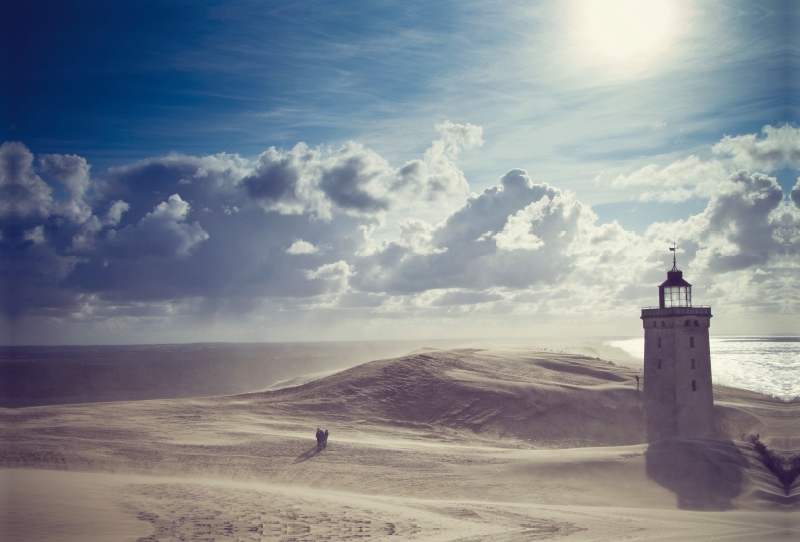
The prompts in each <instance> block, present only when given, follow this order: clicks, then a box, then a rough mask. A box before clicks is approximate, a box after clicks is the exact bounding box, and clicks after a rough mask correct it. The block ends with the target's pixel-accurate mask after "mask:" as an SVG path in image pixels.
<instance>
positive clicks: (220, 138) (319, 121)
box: [0, 0, 800, 344]
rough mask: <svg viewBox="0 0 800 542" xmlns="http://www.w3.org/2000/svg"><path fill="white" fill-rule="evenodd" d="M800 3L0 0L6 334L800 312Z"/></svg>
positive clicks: (130, 337)
mask: <svg viewBox="0 0 800 542" xmlns="http://www.w3.org/2000/svg"><path fill="white" fill-rule="evenodd" d="M798 28H800V7H798V4H797V3H795V2H792V1H788V0H781V1H759V2H755V1H728V0H726V1H713V0H709V1H690V0H650V1H648V2H639V1H636V0H565V1H562V2H535V1H525V2H513V1H512V2H498V1H455V2H450V1H446V0H445V1H441V2H415V1H408V0H406V1H402V2H399V1H398V2H394V1H380V0H371V1H368V2H363V1H346V0H345V1H336V2H330V1H322V0H309V1H293V2H269V1H264V2H261V1H254V0H248V1H244V0H243V1H222V0H219V1H214V2H208V1H203V0H192V1H186V2H179V1H169V0H161V1H157V2H150V1H146V0H145V1H137V2H122V1H119V2H108V1H102V2H100V1H70V2H63V1H59V2H53V1H39V0H29V1H27V2H4V3H2V5H0V41H2V57H1V58H2V64H0V66H2V68H0V69H1V70H2V71H0V74H1V76H0V89H2V90H0V93H1V94H0V97H1V98H2V101H1V102H0V143H2V146H1V147H0V234H1V236H0V253H1V254H2V260H1V261H0V277H2V289H1V290H0V342H2V343H3V344H114V343H117V344H119V343H122V344H132V343H172V342H198V341H252V342H257V341H316V340H379V339H406V338H408V339H428V338H430V339H433V338H533V339H535V338H549V337H578V336H580V337H590V336H596V337H599V336H614V337H627V336H637V335H639V334H640V333H641V321H640V319H639V316H640V309H641V308H642V307H646V306H652V305H656V304H657V286H658V284H660V283H661V282H662V281H663V280H664V279H665V273H666V270H667V269H669V268H670V267H671V266H672V261H671V255H672V253H671V252H670V251H669V247H670V246H671V245H672V243H673V242H676V243H677V246H678V250H677V260H678V267H679V268H681V269H682V270H683V272H684V277H685V278H686V279H687V280H688V281H689V282H690V283H692V284H693V299H694V302H695V304H698V305H699V304H702V305H711V306H712V312H713V314H714V319H713V321H712V328H711V332H712V333H714V334H799V333H800V317H798V315H797V313H798V312H800V293H799V292H800V181H799V180H798V175H800V128H798V121H799V120H800V81H798V73H799V71H800V56H799V55H800V38H799V37H798V36H800V31H798Z"/></svg>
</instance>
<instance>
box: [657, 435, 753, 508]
mask: <svg viewBox="0 0 800 542" xmlns="http://www.w3.org/2000/svg"><path fill="white" fill-rule="evenodd" d="M645 461H646V465H647V476H648V477H649V478H650V479H651V480H654V481H655V482H657V483H659V484H660V485H662V486H663V487H665V488H667V489H669V490H670V491H672V492H673V493H675V495H676V496H677V497H678V507H679V508H681V509H683V510H731V509H733V508H735V506H734V505H733V503H732V502H731V500H732V499H734V498H736V497H737V496H738V495H739V494H740V493H741V492H742V484H743V480H744V469H745V468H746V467H747V465H748V461H747V458H746V457H745V456H744V454H742V452H741V451H740V450H739V448H737V446H736V444H734V443H733V442H732V441H730V440H721V439H680V438H667V439H663V440H659V441H658V442H654V443H652V444H651V445H650V446H648V448H647V452H646V453H645Z"/></svg>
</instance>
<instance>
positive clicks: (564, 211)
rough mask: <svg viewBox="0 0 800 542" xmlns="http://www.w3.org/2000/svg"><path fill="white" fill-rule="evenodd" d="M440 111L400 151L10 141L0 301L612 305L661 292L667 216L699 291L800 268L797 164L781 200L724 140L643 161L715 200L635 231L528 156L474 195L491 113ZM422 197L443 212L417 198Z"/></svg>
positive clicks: (224, 306)
mask: <svg viewBox="0 0 800 542" xmlns="http://www.w3.org/2000/svg"><path fill="white" fill-rule="evenodd" d="M782 129H783V128H782ZM437 130H438V134H439V135H438V139H436V141H434V142H433V144H432V145H431V147H430V148H429V149H428V150H427V151H426V152H425V154H424V156H422V157H421V158H420V159H418V160H414V161H411V162H408V163H406V164H404V165H403V166H401V167H399V168H395V167H393V166H391V165H390V164H389V163H388V162H387V161H386V160H385V159H384V158H383V157H381V156H379V155H377V154H376V153H374V152H373V151H371V150H369V149H367V148H365V147H364V146H362V145H359V144H356V143H353V142H348V143H345V144H343V145H341V146H339V147H336V148H329V147H318V148H316V149H311V148H309V147H308V146H306V145H305V144H298V145H296V146H295V147H293V148H292V149H290V150H288V151H285V150H277V149H274V148H271V149H268V150H267V151H265V152H264V153H262V154H261V155H260V156H259V157H258V158H257V159H255V160H252V161H250V160H247V159H244V158H242V157H240V156H238V155H233V154H217V155H210V156H204V157H193V156H185V155H179V154H171V155H167V156H161V157H156V158H151V159H147V160H143V161H140V162H136V163H133V164H130V165H127V166H123V167H117V168H112V169H110V170H108V172H106V173H105V174H103V175H100V176H97V177H93V176H92V170H91V169H90V167H89V164H87V163H86V161H85V160H84V159H83V158H81V157H77V156H72V155H54V154H51V155H45V156H40V157H38V160H35V159H34V156H33V154H32V153H31V152H30V151H29V150H28V149H27V148H25V147H24V145H21V144H19V143H6V144H4V145H3V146H2V147H0V173H2V183H1V184H0V190H2V193H3V195H4V198H3V200H2V202H1V203H0V205H1V206H2V207H0V229H2V237H0V245H2V250H3V251H5V252H4V253H5V254H13V256H14V257H13V258H4V259H3V260H2V261H0V272H2V273H3V274H4V276H6V277H14V279H13V284H12V286H11V287H10V288H5V289H4V290H3V291H2V292H0V308H2V311H3V312H4V313H5V314H6V315H13V316H14V317H15V318H19V317H20V316H19V315H22V314H25V313H26V312H28V313H30V314H33V315H38V316H36V317H38V318H45V317H46V318H56V319H57V318H65V319H72V321H81V322H90V321H93V319H94V320H95V321H98V322H99V321H104V320H106V319H109V318H111V319H114V318H131V319H134V320H136V319H157V318H161V319H164V321H167V320H169V319H170V318H177V317H178V316H180V317H182V318H183V317H187V316H188V317H191V318H200V319H207V320H212V319H214V318H217V317H219V318H223V317H230V316H231V315H233V316H236V315H241V314H245V313H248V314H249V313H253V314H261V313H260V312H259V311H265V310H269V311H272V312H273V313H274V314H273V316H274V317H275V318H279V317H280V315H284V314H292V315H295V316H296V317H298V318H300V317H301V316H302V315H303V314H305V313H306V312H307V311H313V310H314V309H315V308H324V309H325V310H326V311H337V310H341V311H347V314H349V315H352V317H356V316H355V315H358V316H357V317H364V316H371V317H375V318H385V319H397V318H404V317H409V316H412V315H413V316H414V317H419V316H424V315H427V316H428V317H439V316H442V315H446V316H447V317H448V318H460V317H462V316H463V315H464V314H467V313H470V312H476V311H477V312H481V313H482V314H486V315H499V314H506V313H510V314H521V315H522V314H524V315H531V314H535V315H548V317H575V318H578V317H580V316H581V315H586V314H592V315H599V316H598V317H601V316H602V315H606V316H608V315H613V314H615V313H614V311H630V310H631V307H632V306H633V307H636V306H639V305H640V304H649V303H652V300H653V296H654V287H655V285H656V284H658V283H659V282H661V281H662V280H663V276H664V271H665V269H666V267H668V265H667V260H668V256H669V255H668V253H666V251H665V248H666V246H667V244H668V243H669V242H671V241H672V239H673V237H674V236H677V237H678V243H679V246H680V247H681V254H680V261H681V265H682V266H683V267H684V269H686V270H687V276H690V277H692V278H691V279H690V280H692V281H694V282H695V284H696V285H698V284H699V287H700V288H703V290H702V292H703V297H704V300H705V301H708V302H714V300H715V299H720V298H721V297H722V296H723V295H734V294H736V295H737V296H738V297H737V299H740V300H743V301H742V303H745V304H748V303H749V304H750V305H748V306H759V307H761V306H763V303H766V301H764V300H768V302H769V303H773V304H778V303H785V302H786V301H785V300H786V299H787V298H788V297H787V295H786V291H787V288H790V289H791V288H798V287H800V283H799V282H798V281H799V280H800V279H798V278H797V277H796V276H794V275H793V274H792V271H791V270H792V269H795V270H796V268H797V262H796V257H797V255H798V254H800V180H799V181H798V184H797V185H796V186H795V187H794V189H793V190H792V193H791V195H790V199H788V200H787V199H786V198H785V197H784V194H783V192H782V191H781V188H780V186H779V185H778V184H777V182H776V180H775V179H774V178H772V177H769V176H768V175H766V174H764V173H750V172H748V171H745V170H741V171H735V172H733V171H732V170H731V169H730V164H731V163H732V162H733V158H725V157H724V156H722V154H718V155H717V158H716V159H714V160H708V161H704V160H702V159H700V158H699V157H698V156H689V157H686V158H683V159H681V160H677V161H675V162H674V163H672V164H668V165H665V166H654V165H653V166H647V167H645V168H640V170H638V171H636V172H634V173H632V174H630V175H627V176H619V177H617V178H616V179H615V180H614V181H613V182H612V183H613V185H614V186H615V187H616V188H619V189H626V190H630V189H640V190H642V191H643V192H642V195H641V197H642V199H648V198H650V199H653V200H656V201H678V200H683V199H685V198H687V197H695V196H698V197H707V198H708V205H707V206H706V208H705V210H704V211H703V212H701V213H698V214H696V215H694V216H691V217H689V218H687V219H685V220H680V221H673V222H669V223H656V224H653V225H651V227H650V228H649V229H648V230H646V231H645V232H644V234H641V235H639V234H636V233H635V232H631V231H627V230H626V229H625V228H623V227H622V226H621V225H620V224H618V223H617V222H611V223H605V224H601V223H599V221H598V218H597V216H596V215H595V213H594V212H592V210H591V208H590V207H589V206H587V205H586V204H584V203H582V202H581V201H580V200H579V199H578V198H577V197H576V195H575V194H573V193H570V192H567V191H563V190H561V189H559V188H557V187H556V186H553V185H552V184H549V183H547V182H543V181H542V180H540V179H537V178H535V176H532V175H529V174H528V173H527V172H526V171H523V170H520V169H512V170H510V171H508V172H507V173H506V174H505V175H503V176H502V177H500V178H499V179H498V181H497V182H496V183H495V185H494V186H490V187H488V188H486V189H485V190H483V191H481V192H480V193H479V194H471V195H470V192H469V187H468V185H467V182H466V179H465V178H464V176H463V173H462V172H461V171H460V170H459V169H458V167H457V166H456V159H457V157H458V156H459V155H460V153H461V154H463V153H464V152H465V151H466V150H468V149H470V148H475V147H476V146H478V145H480V144H481V142H482V137H481V131H480V128H478V127H475V126H471V125H456V124H453V123H443V124H441V125H438V126H437ZM787 133H788V132H787ZM773 137H775V136H774V134H773V133H772V132H770V133H768V134H766V135H764V136H763V138H760V139H759V138H756V148H757V149H761V147H758V144H759V142H761V140H762V139H764V140H766V139H769V138H773ZM781 137H783V138H784V139H785V138H786V137H788V136H786V135H785V134H784V135H782V136H781ZM771 141H772V140H771ZM775 141H777V140H775ZM739 143H741V142H739ZM739 143H737V144H739ZM732 144H733V143H731V145H732ZM785 147H786V146H785V145H784V147H781V148H785ZM731 148H732V147H731ZM762 151H763V149H761V150H760V151H759V152H762ZM726 152H727V151H726ZM781 152H783V154H781V155H780V156H784V157H785V156H789V155H790V154H791V153H789V154H788V155H787V153H786V152H784V151H781ZM762 154H763V155H764V156H767V155H768V154H769V153H767V152H766V151H763V152H762ZM730 156H733V154H731V155H730ZM775 156H777V155H775ZM775 156H773V158H770V160H772V161H773V162H772V163H781V162H780V160H784V161H785V160H786V159H785V158H780V156H778V158H775ZM764 160H766V158H765V159H764ZM764 163H766V162H764ZM37 164H38V168H37ZM731 173H733V174H731ZM459 195H460V196H459ZM456 197H460V200H459V201H458V203H456V204H453V203H452V202H453V201H455V200H454V198H456ZM426 205H432V206H434V207H435V208H437V209H439V217H437V220H440V221H439V222H433V221H432V220H431V218H430V214H428V215H424V214H422V213H420V214H417V211H418V210H419V209H421V208H424V207H425V206H426ZM423 216H425V217H426V218H427V219H428V220H423V219H422V217H423ZM698 281H699V282H698ZM757 294H760V296H761V300H760V301H758V303H762V305H755V303H756V301H757V300H756V298H757V297H758V295H757ZM789 297H790V296H789ZM326 314H330V313H326ZM45 315H46V316H45ZM275 315H278V316H275Z"/></svg>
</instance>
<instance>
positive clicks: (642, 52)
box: [571, 0, 679, 71]
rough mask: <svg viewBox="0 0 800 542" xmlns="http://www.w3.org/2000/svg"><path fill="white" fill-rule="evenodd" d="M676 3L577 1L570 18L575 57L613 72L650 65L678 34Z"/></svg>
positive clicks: (658, 0)
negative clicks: (608, 68)
mask: <svg viewBox="0 0 800 542" xmlns="http://www.w3.org/2000/svg"><path fill="white" fill-rule="evenodd" d="M678 7H679V6H677V5H676V2H675V0H578V2H577V3H576V4H575V8H576V9H575V11H573V16H572V17H571V19H572V20H571V24H572V27H573V28H572V30H573V32H574V35H575V38H576V45H577V48H578V51H577V54H578V56H579V58H581V59H583V60H584V61H588V62H590V63H595V64H604V65H607V66H609V67H611V68H613V69H616V70H623V71H628V70H636V69H638V68H642V67H645V66H647V65H649V64H651V63H652V62H653V61H654V60H655V59H657V58H658V57H659V56H660V55H661V54H662V53H664V52H665V51H666V50H667V49H668V48H669V47H670V46H671V45H672V44H673V42H674V40H675V38H676V37H677V35H678V33H679V24H678V19H679V17H678V13H677V12H678Z"/></svg>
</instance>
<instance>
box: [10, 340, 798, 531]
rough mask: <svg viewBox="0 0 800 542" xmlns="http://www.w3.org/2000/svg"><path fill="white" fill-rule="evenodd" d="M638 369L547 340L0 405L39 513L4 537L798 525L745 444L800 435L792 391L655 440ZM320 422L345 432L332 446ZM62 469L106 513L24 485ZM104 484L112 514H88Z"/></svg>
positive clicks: (724, 396)
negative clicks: (125, 398) (275, 380)
mask: <svg viewBox="0 0 800 542" xmlns="http://www.w3.org/2000/svg"><path fill="white" fill-rule="evenodd" d="M633 375H634V370H633V369H631V368H627V367H620V366H617V365H613V364H610V363H609V362H606V361H602V360H598V359H594V358H586V357H581V356H578V355H574V354H561V353H554V352H550V351H541V350H531V349H505V350H491V351H486V350H478V349H462V350H423V351H417V352H415V353H413V354H411V355H408V356H404V357H402V358H396V359H390V360H380V361H375V362H371V363H367V364H363V365H360V366H357V367H353V368H350V369H346V370H343V371H340V372H336V373H335V374H330V375H327V376H323V377H321V378H316V379H312V380H311V381H308V382H304V383H302V384H300V385H297V386H292V387H283V388H281V389H277V390H270V391H263V392H256V393H249V394H245V395H235V396H225V397H209V398H195V399H171V400H154V401H137V402H120V403H100V404H82V405H64V406H43V407H36V408H24V409H15V410H8V409H4V410H0V416H2V433H3V434H2V435H1V436H0V438H2V439H3V442H5V443H8V444H7V445H5V446H3V448H2V449H1V450H0V466H2V467H3V468H4V469H3V470H0V473H2V476H3V477H4V478H3V481H4V484H3V487H4V488H9V487H11V488H12V489H11V490H10V491H9V490H8V489H6V490H5V491H6V494H5V498H6V499H7V500H14V502H16V503H17V505H16V506H17V508H18V509H19V508H20V507H22V508H23V509H28V511H29V512H30V510H29V509H30V508H33V509H35V510H37V512H36V514H34V516H35V519H30V520H25V522H23V523H24V525H20V520H16V521H15V522H12V521H11V520H9V519H8V518H7V516H6V517H4V519H3V523H4V532H5V533H8V532H9V530H10V529H11V528H13V529H16V530H17V531H18V532H24V533H25V537H24V539H26V540H85V539H89V538H86V537H84V536H83V535H82V532H83V530H86V529H97V531H98V532H107V530H108V529H109V528H111V529H113V526H114V524H115V523H118V524H119V525H120V527H119V531H118V532H119V536H118V538H116V539H119V540H136V539H137V538H138V539H139V540H165V541H166V540H212V539H216V540H353V539H365V538H369V539H383V538H386V539H390V538H389V537H390V536H391V537H392V538H391V539H417V540H466V539H469V540H536V539H554V538H563V537H566V538H569V539H572V540H616V539H625V540H654V539H655V540H687V539H692V540H766V539H770V540H780V539H786V540H790V539H796V538H797V537H798V536H799V535H800V526H798V521H797V519H796V516H797V506H798V505H797V504H796V503H794V504H793V502H794V501H793V499H794V497H791V498H785V496H783V489H782V487H780V486H779V485H778V484H777V482H776V481H775V479H774V477H772V475H771V474H770V473H769V472H767V471H766V469H765V468H764V467H763V466H762V465H761V463H760V461H759V460H758V457H757V455H756V454H755V452H754V451H753V449H752V446H750V445H749V444H748V443H745V442H742V441H741V439H740V436H741V433H742V432H746V431H749V430H751V429H758V430H759V431H760V432H761V434H762V438H763V439H766V442H768V444H770V445H771V446H774V447H776V449H777V448H780V447H781V446H783V447H784V448H780V449H789V448H791V447H792V446H794V444H795V443H796V441H794V440H791V439H785V440H782V439H784V436H785V435H789V434H791V432H786V428H787V427H791V426H793V427H794V428H795V430H796V427H797V421H798V419H799V418H800V412H799V411H800V409H798V408H797V405H795V404H788V405H787V404H786V403H781V402H779V401H777V400H774V399H771V398H768V397H765V396H760V395H758V394H751V393H749V392H743V391H741V390H734V389H730V388H720V389H719V390H717V391H718V397H719V398H718V403H719V412H720V420H721V421H720V423H719V431H720V434H719V437H720V438H719V439H708V440H680V439H673V440H666V441H661V442H660V443H656V444H655V445H652V446H648V445H646V444H644V443H643V442H642V441H643V431H642V419H641V418H642V415H641V396H640V392H637V391H636V388H635V383H634V381H633ZM316 427H323V428H327V429H329V430H330V432H331V437H330V445H329V447H328V449H327V450H324V451H322V452H317V451H316V444H315V441H314V437H313V432H314V429H315V428H316ZM48 477H57V478H48ZM49 479H52V483H54V484H56V485H58V487H62V488H63V487H72V488H74V489H73V490H74V495H75V496H76V500H75V501H73V502H72V503H71V505H72V506H73V507H77V508H80V507H81V503H82V502H85V503H86V506H87V507H88V508H87V509H86V510H83V511H82V512H81V511H80V510H76V511H74V512H71V513H70V514H71V515H70V517H80V518H85V517H91V518H92V521H91V524H87V523H86V522H75V524H74V525H71V524H68V523H69V522H66V523H65V522H64V521H63V514H59V513H58V512H59V510H60V508H59V507H60V505H59V503H58V502H52V499H51V501H48V502H43V501H41V500H39V501H35V495H34V496H30V495H27V494H26V493H25V492H24V491H18V492H15V490H14V489H13V488H14V487H29V486H30V485H31V484H33V485H34V486H35V484H36V483H39V484H42V483H48V482H47V480H49ZM9 480H11V482H12V483H8V481H9ZM87 488H88V489H87ZM799 489H800V488H798V487H797V484H795V487H794V488H793V489H792V495H793V496H796V495H797V494H798V493H800V491H799ZM89 490H91V492H92V493H91V495H89V496H88V497H87V498H86V499H84V500H81V495H82V492H85V491H89ZM20 495H21V496H20ZM103 495H105V496H106V497H107V498H105V499H101V500H103V503H104V504H103V507H105V508H108V509H109V511H108V512H103V511H101V510H100V509H98V512H97V513H96V514H92V507H94V506H96V503H97V502H98V499H100V497H98V496H103ZM26 499H27V500H26ZM31 499H33V500H34V501H35V504H33V503H32V504H31V505H30V506H29V507H27V508H26V506H25V505H21V504H19V503H20V502H22V503H24V502H32V501H31ZM93 503H94V504H93ZM112 509H113V510H112ZM15 517H17V518H21V517H23V516H22V515H21V514H20V515H17V516H15ZM25 517H31V514H30V513H29V514H28V516H25ZM53 518H56V519H57V518H61V520H59V521H60V523H58V522H56V523H58V528H57V529H55V528H51V527H50V525H51V523H53V521H55V520H54V519H53ZM121 518H124V519H121ZM51 520H52V521H51ZM9 525H11V527H10V528H9V527H8V526H9ZM142 526H143V527H144V530H143V531H137V529H139V528H140V527H142ZM54 533H58V535H57V536H56V535H55V534H54Z"/></svg>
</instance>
